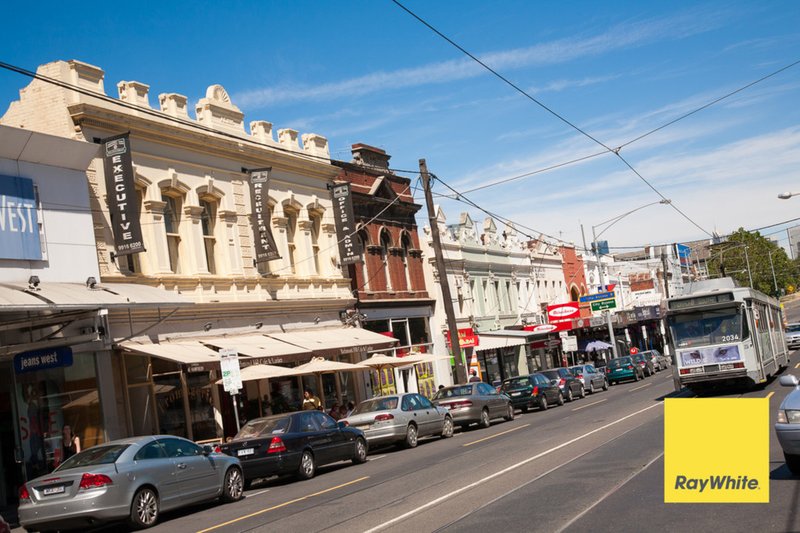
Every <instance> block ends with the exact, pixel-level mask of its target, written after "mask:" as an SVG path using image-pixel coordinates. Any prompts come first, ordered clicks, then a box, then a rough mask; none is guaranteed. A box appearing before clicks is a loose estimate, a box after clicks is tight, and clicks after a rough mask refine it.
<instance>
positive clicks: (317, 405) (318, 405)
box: [303, 389, 322, 411]
mask: <svg viewBox="0 0 800 533" xmlns="http://www.w3.org/2000/svg"><path fill="white" fill-rule="evenodd" d="M314 409H322V402H321V401H319V398H317V397H316V396H314V391H312V390H310V389H306V390H305V391H304V392H303V411H313V410H314Z"/></svg>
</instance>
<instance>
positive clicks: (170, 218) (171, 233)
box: [161, 193, 181, 274]
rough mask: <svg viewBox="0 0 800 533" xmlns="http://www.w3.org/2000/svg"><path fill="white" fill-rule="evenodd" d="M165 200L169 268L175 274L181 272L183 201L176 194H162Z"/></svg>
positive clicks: (165, 229)
mask: <svg viewBox="0 0 800 533" xmlns="http://www.w3.org/2000/svg"><path fill="white" fill-rule="evenodd" d="M161 200H162V201H163V202H164V231H165V232H166V234H167V251H168V253H169V269H170V271H171V272H172V273H173V274H180V273H181V266H180V251H181V236H180V222H181V211H180V209H181V201H180V199H179V198H176V197H174V196H167V195H166V194H164V193H162V194H161Z"/></svg>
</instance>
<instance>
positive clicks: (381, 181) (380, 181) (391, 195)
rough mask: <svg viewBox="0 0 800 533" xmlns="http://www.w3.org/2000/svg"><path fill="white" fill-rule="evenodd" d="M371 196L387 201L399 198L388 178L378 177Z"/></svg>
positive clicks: (373, 184) (371, 189) (370, 191)
mask: <svg viewBox="0 0 800 533" xmlns="http://www.w3.org/2000/svg"><path fill="white" fill-rule="evenodd" d="M369 194H370V196H374V197H376V198H384V199H386V200H394V199H395V198H397V193H395V192H394V190H393V189H392V187H391V185H390V184H389V181H388V180H387V179H386V176H378V178H377V179H376V180H375V181H374V182H373V183H372V187H370V190H369Z"/></svg>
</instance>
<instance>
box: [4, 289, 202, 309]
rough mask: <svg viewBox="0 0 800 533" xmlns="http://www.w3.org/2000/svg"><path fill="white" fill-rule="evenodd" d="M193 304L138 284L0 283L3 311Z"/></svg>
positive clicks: (179, 297)
mask: <svg viewBox="0 0 800 533" xmlns="http://www.w3.org/2000/svg"><path fill="white" fill-rule="evenodd" d="M184 305H192V302H191V301H190V300H187V299H186V298H184V297H183V296H180V295H178V294H175V293H171V292H168V291H165V290H162V289H158V288H156V287H149V286H147V285H138V284H135V283H110V284H108V285H103V286H100V285H96V286H95V288H93V289H92V288H89V287H87V286H86V285H85V284H83V283H55V282H41V283H39V286H38V287H36V288H35V289H31V288H29V287H28V284H27V283H3V284H0V312H19V311H62V310H71V309H100V308H106V309H113V308H129V307H157V306H170V307H177V306H184Z"/></svg>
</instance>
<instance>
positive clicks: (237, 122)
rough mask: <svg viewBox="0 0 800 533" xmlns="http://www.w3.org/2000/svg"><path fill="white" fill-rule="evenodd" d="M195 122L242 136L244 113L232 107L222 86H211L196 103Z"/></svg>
mask: <svg viewBox="0 0 800 533" xmlns="http://www.w3.org/2000/svg"><path fill="white" fill-rule="evenodd" d="M195 109H196V112H197V121H198V122H200V123H201V124H206V125H208V126H210V127H212V128H216V129H220V130H224V131H227V132H230V133H235V134H237V135H244V113H242V112H241V110H240V109H239V108H238V107H236V106H235V105H233V102H231V98H230V96H228V92H227V91H226V90H225V88H224V87H222V85H211V86H210V87H209V88H208V89H206V97H205V98H201V99H200V101H199V102H197V107H196V108H195Z"/></svg>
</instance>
